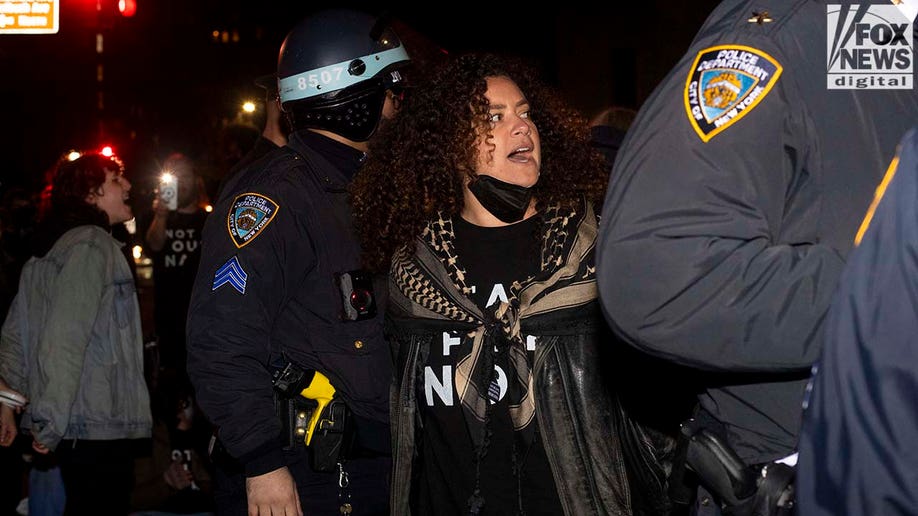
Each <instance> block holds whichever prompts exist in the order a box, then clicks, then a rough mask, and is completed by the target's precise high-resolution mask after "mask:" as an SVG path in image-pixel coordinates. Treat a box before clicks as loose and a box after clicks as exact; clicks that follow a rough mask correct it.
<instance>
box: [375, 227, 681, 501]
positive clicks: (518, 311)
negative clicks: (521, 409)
mask: <svg viewBox="0 0 918 516" xmlns="http://www.w3.org/2000/svg"><path fill="white" fill-rule="evenodd" d="M543 220H546V221H553V222H552V223H551V224H547V229H546V230H545V231H544V239H545V240H544V242H543V246H544V247H545V249H546V251H545V252H546V253H549V252H554V253H556V254H551V255H550V256H551V259H549V258H546V259H545V260H544V261H543V264H544V265H543V270H542V272H541V273H539V274H538V275H537V276H536V277H535V278H532V279H530V280H527V281H526V282H524V284H523V285H522V286H521V287H520V289H519V295H518V297H517V298H516V299H514V300H511V301H510V303H509V304H508V303H503V304H502V307H501V308H500V309H498V310H497V311H496V312H495V314H491V315H488V314H485V313H483V312H482V311H481V310H480V309H479V308H478V307H477V306H476V305H475V303H474V301H472V300H471V299H470V298H469V297H467V296H466V295H465V294H463V293H462V291H461V289H460V288H459V287H457V285H456V283H455V281H456V277H455V276H451V272H450V271H451V270H454V268H455V267H457V266H456V265H453V264H455V263H456V256H455V255H453V254H451V253H450V251H449V250H450V249H451V248H452V245H451V244H450V243H449V240H450V238H451V237H450V234H451V233H450V232H449V231H447V230H442V226H440V227H435V226H431V227H430V228H429V229H428V230H427V231H425V234H424V235H423V236H421V237H419V238H418V239H417V241H416V242H415V244H416V248H417V251H416V252H415V253H411V252H409V251H408V248H407V247H406V248H405V249H404V250H403V251H402V252H400V253H399V254H398V255H397V256H396V258H395V260H394V262H393V266H392V273H391V276H390V288H389V314H390V323H391V332H392V333H391V340H390V341H391V343H392V346H393V348H394V350H393V353H394V355H395V356H396V378H395V382H394V385H393V389H392V402H391V407H392V413H391V419H392V434H393V436H392V437H393V473H392V482H391V486H392V493H391V497H390V500H391V510H392V514H397V515H407V514H409V512H410V510H409V507H410V499H411V490H412V487H413V485H414V484H415V482H413V481H414V479H416V478H417V475H418V474H417V471H415V460H416V458H417V455H418V449H419V448H418V447H419V444H418V443H419V441H420V439H422V424H421V414H420V412H419V410H418V403H417V396H418V392H419V390H420V389H422V382H423V380H424V368H425V365H426V364H427V357H428V356H429V353H430V350H431V346H434V345H439V343H440V341H441V339H442V337H441V335H442V334H443V332H444V331H449V330H457V329H459V330H463V331H464V330H467V333H465V336H464V337H463V338H464V339H475V338H476V336H480V335H484V337H483V338H484V343H483V344H482V346H485V347H487V346H499V345H501V344H500V343H499V342H498V340H497V339H506V338H507V336H508V335H514V334H516V335H519V334H525V335H531V336H536V338H537V341H538V343H537V344H536V347H535V357H534V359H533V366H532V367H533V369H532V371H531V381H530V383H529V384H530V385H531V386H533V389H534V393H533V394H534V396H533V397H534V399H535V418H536V422H537V424H538V431H539V433H540V434H541V436H542V440H543V442H544V443H545V452H546V455H547V457H548V461H549V464H550V467H551V471H552V474H553V478H554V482H555V486H556V488H557V491H558V495H559V498H560V501H561V505H562V507H563V508H564V513H565V514H567V515H578V516H580V515H621V516H624V515H632V514H634V515H642V514H648V515H650V514H664V513H665V508H666V505H667V500H666V496H665V488H664V482H665V478H664V474H663V470H662V469H661V466H660V465H659V464H658V462H657V461H656V457H657V456H659V455H660V454H661V452H662V451H664V449H665V447H666V445H667V443H666V440H665V439H663V438H661V436H660V434H657V433H656V432H654V431H653V430H651V429H649V428H645V427H643V426H642V425H640V424H638V423H637V422H636V421H633V420H632V419H631V418H630V417H629V416H628V414H627V413H626V412H625V410H624V409H623V406H622V404H621V403H619V399H618V395H617V393H616V392H615V390H614V389H612V388H610V387H611V385H612V384H613V383H614V382H613V381H612V380H614V379H615V375H616V370H614V369H613V368H612V367H610V358H611V356H612V348H613V346H614V340H612V339H611V338H610V337H611V334H610V332H608V328H607V327H606V325H605V323H604V322H603V320H602V315H601V313H600V311H599V308H598V306H596V305H597V303H596V290H595V280H594V277H593V274H592V269H593V255H594V252H593V251H594V245H593V244H594V241H595V234H596V217H595V216H594V215H593V212H592V209H589V210H587V211H586V212H585V213H572V214H571V215H570V216H569V217H561V216H559V215H558V214H557V212H555V213H551V214H546V215H544V216H543ZM432 224H436V222H432ZM562 257H563V258H562ZM460 258H461V257H460ZM555 258H557V259H555ZM460 262H461V260H460ZM495 318H496V320H497V322H496V324H498V325H508V327H507V328H506V329H505V330H500V329H496V330H489V329H488V328H487V327H488V326H490V325H492V324H495V323H494V321H495ZM457 376H458V375H457ZM458 381H459V380H457V382H458ZM456 389H457V391H458V390H459V387H458V386H457V387H456ZM485 507H487V501H485Z"/></svg>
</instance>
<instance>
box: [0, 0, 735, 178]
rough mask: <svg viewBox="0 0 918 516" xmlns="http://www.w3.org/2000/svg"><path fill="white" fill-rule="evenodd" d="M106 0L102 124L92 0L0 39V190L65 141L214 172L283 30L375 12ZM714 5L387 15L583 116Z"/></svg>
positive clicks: (241, 2) (656, 71)
mask: <svg viewBox="0 0 918 516" xmlns="http://www.w3.org/2000/svg"><path fill="white" fill-rule="evenodd" d="M103 2H111V3H112V4H113V5H112V6H111V12H112V15H111V16H107V17H103V19H102V20H101V22H102V25H103V27H104V29H103V33H104V34H105V49H104V54H103V58H102V60H103V64H104V71H105V75H104V82H103V83H102V84H103V88H102V90H103V95H104V100H105V109H104V111H103V112H102V116H101V123H100V112H99V111H98V109H97V107H96V98H97V94H98V89H99V87H98V84H97V82H96V65H97V62H98V60H99V58H98V56H97V54H96V53H95V34H96V33H97V32H98V30H97V27H98V23H99V22H98V20H97V16H96V13H95V3H96V2H95V0H63V5H62V8H61V16H60V20H61V21H60V25H61V30H60V32H59V33H58V34H54V35H0V99H2V104H0V105H2V108H0V113H2V114H0V121H2V124H0V151H2V155H3V157H4V159H3V161H2V162H0V181H2V182H3V185H4V186H5V185H9V184H36V183H37V182H39V181H40V178H41V174H42V172H43V171H44V170H45V169H47V168H48V167H49V166H50V165H51V164H53V162H54V161H55V160H56V159H57V158H58V156H60V154H61V153H62V152H64V151H65V150H67V149H68V148H94V147H96V146H98V145H100V144H101V143H103V141H104V142H105V143H114V144H115V146H116V149H117V150H118V152H119V153H120V154H121V155H122V157H123V158H124V160H125V163H126V165H127V167H128V169H129V172H128V173H129V177H133V178H136V179H137V180H143V179H144V178H145V177H147V176H152V173H153V172H154V169H155V166H156V161H157V159H162V158H163V157H164V156H165V154H166V153H167V152H168V151H170V150H172V149H173V148H177V149H184V150H186V151H187V152H189V153H190V154H192V155H193V156H196V157H198V158H199V159H200V160H201V161H202V162H204V163H205V164H206V165H207V166H209V167H210V168H212V169H215V170H216V169H219V168H220V167H221V166H223V165H222V164H221V163H219V161H220V159H219V156H217V154H219V152H218V151H217V150H216V149H217V144H218V142H219V138H220V134H221V131H222V127H224V126H225V125H226V123H227V122H229V121H231V120H232V119H233V118H234V117H235V116H236V113H237V112H238V110H239V106H240V105H241V102H242V100H243V99H244V98H250V99H253V100H258V99H260V98H261V94H260V90H259V89H258V88H257V87H256V86H254V84H253V82H252V81H253V80H254V78H255V77H257V76H259V75H263V74H266V73H270V72H271V71H273V67H274V65H275V63H276V57H277V50H278V48H279V46H280V43H281V41H282V40H283V38H284V35H285V34H286V33H287V31H288V30H289V29H290V28H291V27H292V26H293V25H294V24H295V23H296V22H297V21H298V20H299V19H301V18H302V17H303V16H305V15H306V14H308V13H309V12H310V11H311V10H314V9H317V8H320V7H327V6H356V7H363V8H366V9H368V10H370V11H372V12H377V13H378V12H379V10H380V4H367V3H363V4H361V3H355V2H350V3H347V2H336V3H332V2H303V1H298V0H284V1H272V0H228V1H219V2H218V1H217V0H195V1H192V2H189V1H187V0H137V4H138V11H137V14H136V15H135V16H134V17H133V18H121V17H120V16H119V15H118V14H117V11H116V10H115V8H114V0H103ZM716 3H717V2H715V1H712V0H707V1H700V2H694V3H691V4H690V5H689V6H684V7H678V6H673V5H670V4H669V2H664V1H663V0H655V1H649V2H644V3H643V4H642V5H641V6H630V7H628V6H622V7H616V8H612V7H608V8H605V9H600V10H597V9H596V8H591V9H576V8H573V7H569V8H556V9H553V10H540V11H536V10H524V9H522V8H521V7H520V6H519V5H514V6H507V7H494V6H492V5H490V4H489V5H488V6H487V7H486V8H487V10H485V11H483V10H481V8H480V7H479V8H475V7H473V6H472V5H471V4H469V3H467V2H462V3H459V4H457V6H453V5H448V4H444V3H441V2H429V3H428V5H429V7H424V8H421V9H412V10H409V9H406V8H395V7H393V8H391V9H390V14H391V15H392V16H393V17H394V18H395V19H396V20H398V21H400V22H402V23H404V24H406V25H407V26H408V27H411V28H412V29H414V30H415V31H416V33H417V34H416V35H415V36H414V38H416V39H417V40H419V41H424V40H429V41H431V42H433V43H434V44H436V45H438V46H440V47H443V48H445V49H447V50H449V51H452V52H459V51H462V50H472V49H485V50H498V51H506V52H512V53H517V54H521V55H524V56H526V57H530V58H533V59H535V60H537V61H538V62H539V63H540V64H542V65H543V67H544V69H545V72H546V73H547V75H548V77H549V78H550V79H551V80H552V81H553V82H555V83H556V85H558V86H559V88H560V89H561V91H562V92H563V93H564V94H565V96H566V97H567V98H568V100H570V102H571V103H572V104H573V105H574V106H575V107H577V108H578V109H580V110H582V111H583V112H584V114H586V115H590V114H593V113H595V112H597V111H598V110H599V109H600V108H601V107H602V106H605V105H609V104H612V103H616V104H621V105H626V106H629V107H638V106H639V105H640V103H641V102H642V101H643V100H644V99H645V98H646V97H647V96H648V95H649V94H650V92H651V91H652V89H653V87H654V86H655V85H656V84H657V83H658V82H659V81H660V80H661V79H662V78H663V76H664V75H665V73H666V72H667V71H668V70H669V68H670V67H671V66H672V65H673V63H674V62H675V61H676V59H678V57H679V56H681V54H682V53H683V52H684V50H685V48H686V47H687V46H688V44H689V43H690V41H691V38H692V36H693V35H694V33H695V31H696V30H697V29H698V27H699V26H700V25H701V23H702V22H703V21H704V19H705V17H706V16H707V15H708V14H709V12H710V11H711V9H713V7H714V5H716ZM475 5H477V6H481V5H482V4H475ZM214 30H220V31H222V30H227V31H230V32H232V31H233V30H235V31H237V32H238V34H239V42H238V43H229V44H222V43H215V42H214V41H213V40H212V36H211V34H212V32H213V31H214ZM410 38H411V37H410V36H409V37H408V38H406V37H405V36H404V35H403V39H410ZM409 44H410V41H409ZM409 49H410V46H409ZM254 122H255V123H256V124H257V123H258V122H259V121H258V120H257V119H256V120H254ZM136 182H137V181H135V183H136ZM2 189H3V188H2V186H0V190H2Z"/></svg>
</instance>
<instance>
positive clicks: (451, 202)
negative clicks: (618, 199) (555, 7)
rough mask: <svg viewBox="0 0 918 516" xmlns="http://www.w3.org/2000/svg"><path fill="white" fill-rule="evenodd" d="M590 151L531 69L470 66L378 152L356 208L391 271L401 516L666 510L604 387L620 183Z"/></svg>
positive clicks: (396, 495) (431, 87)
mask: <svg viewBox="0 0 918 516" xmlns="http://www.w3.org/2000/svg"><path fill="white" fill-rule="evenodd" d="M588 135H589V129H588V127H587V125H586V122H585V121H584V120H583V119H581V117H580V116H579V115H578V114H576V113H575V112H574V111H573V110H571V109H569V108H567V107H565V106H564V105H563V103H562V102H561V101H560V100H559V99H558V98H557V97H556V96H555V95H554V94H553V93H552V92H551V90H549V89H548V88H546V87H545V86H544V85H542V84H541V83H540V82H539V81H538V80H537V77H536V75H535V74H534V72H533V71H532V70H530V69H528V68H526V67H524V66H522V65H521V63H519V62H518V61H516V60H510V59H505V58H501V57H499V56H495V55H491V54H468V55H463V56H459V57H457V58H453V59H452V60H450V61H447V62H446V63H445V64H443V65H442V66H441V68H440V69H439V70H438V71H437V72H436V73H434V74H433V75H432V76H431V77H430V78H429V81H428V82H427V83H426V84H423V85H420V86H419V87H417V88H415V89H414V90H413V91H412V94H411V97H410V98H409V99H408V102H406V104H405V106H404V110H403V112H402V113H401V114H400V116H399V117H398V118H397V119H396V120H394V121H393V122H391V125H388V126H386V127H384V128H383V129H382V133H381V134H380V135H379V137H378V139H377V140H375V141H374V145H373V147H372V148H371V150H370V153H369V156H370V159H369V160H368V161H367V163H366V164H365V167H364V169H363V170H362V171H361V173H360V174H359V175H358V177H357V179H356V181H355V183H354V188H355V189H354V191H353V202H354V210H355V216H356V218H357V222H358V227H359V230H360V231H361V236H362V237H363V238H364V242H365V243H366V245H365V248H367V249H368V253H367V262H368V265H369V266H370V267H372V268H375V269H376V270H380V269H387V268H388V269H389V298H388V299H389V306H388V310H389V316H390V322H391V323H392V335H391V342H392V345H393V347H394V355H395V356H396V357H397V363H396V371H397V373H396V376H397V378H396V386H395V389H394V390H393V397H392V416H391V419H392V431H393V462H394V465H393V479H392V486H393V487H392V499H391V504H392V505H391V507H392V513H393V514H399V515H403V514H409V513H414V514H486V515H496V514H500V515H503V514H524V513H525V514H529V515H533V514H568V515H578V516H579V515H589V514H620V515H624V514H636V513H645V512H652V511H648V510H647V509H644V508H639V507H637V505H640V503H639V502H638V501H637V500H638V498H641V499H643V498H645V497H650V498H651V499H657V500H659V499H664V498H665V497H663V496H662V493H660V494H661V496H658V497H656V496H654V494H648V493H646V491H644V490H643V488H641V489H639V490H640V491H642V492H641V493H640V497H636V496H635V494H636V493H635V491H636V489H634V488H633V487H632V484H635V483H634V482H629V472H628V471H627V470H628V468H627V467H626V463H628V464H632V463H633V461H631V460H630V458H629V457H633V456H645V457H646V456H647V453H650V452H649V451H648V450H647V449H645V448H644V447H643V445H642V444H640V443H638V441H640V440H641V439H642V437H643V434H639V432H641V430H640V429H638V428H637V427H636V426H634V425H633V423H631V421H630V419H629V418H628V417H627V416H626V415H625V413H624V412H623V411H622V409H621V408H620V406H619V403H618V400H617V397H616V396H615V394H614V392H612V391H611V390H610V389H609V388H608V384H609V383H611V381H610V379H609V378H604V377H603V375H602V374H601V373H602V368H603V364H604V363H607V360H608V358H609V357H608V356H607V352H608V351H609V348H611V346H605V347H604V346H603V344H605V343H607V342H609V341H608V340H607V339H610V338H611V337H610V335H609V333H608V330H607V329H606V327H605V325H604V323H603V319H602V315H601V313H600V312H599V311H598V308H597V297H596V296H597V291H596V283H595V278H594V267H593V265H594V257H593V250H594V241H595V238H596V232H597V226H598V221H597V217H596V215H595V208H594V205H593V203H594V202H596V201H597V200H599V199H601V198H602V195H603V189H604V186H605V183H606V179H607V178H606V169H605V166H604V162H603V160H602V158H601V157H600V156H599V155H598V154H596V153H595V152H594V151H592V150H591V148H590V146H589V140H588ZM626 427H627V428H626ZM636 432H637V433H636ZM623 434H628V435H629V438H628V439H623V438H622V437H621V436H622V435H623ZM626 440H628V441H629V442H631V443H632V444H633V445H634V447H633V448H629V446H631V445H629V444H627V443H625V441H626ZM635 443H637V444H635ZM650 464H651V465H652V464H653V462H652V460H651V462H650ZM652 473H653V474H658V473H659V472H658V471H653V472H652ZM655 478H658V477H655Z"/></svg>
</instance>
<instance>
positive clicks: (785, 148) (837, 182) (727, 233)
mask: <svg viewBox="0 0 918 516" xmlns="http://www.w3.org/2000/svg"><path fill="white" fill-rule="evenodd" d="M859 5H860V7H858V6H859ZM887 6H888V7H890V8H891V9H893V10H895V9H896V8H895V7H893V6H889V5H888V4H887ZM830 7H831V6H830ZM868 7H871V8H874V7H878V6H868V4H866V3H865V4H855V5H854V6H847V5H843V6H842V7H841V8H834V7H833V8H831V9H830V8H827V5H826V2H824V1H813V0H798V1H765V2H755V3H753V2H745V1H738V0H727V1H725V2H723V3H721V4H720V5H719V6H718V7H717V8H716V9H715V10H714V12H713V13H712V14H711V16H710V17H709V18H708V20H707V21H706V22H705V24H704V26H703V27H702V29H701V30H700V32H699V33H698V34H697V36H696V38H695V40H694V42H693V43H692V45H691V47H690V49H689V50H688V52H687V53H686V54H685V55H684V56H683V57H682V59H681V60H680V61H679V62H678V64H677V65H676V66H675V68H674V69H673V70H672V71H671V72H670V74H669V75H668V76H667V77H666V78H665V79H664V80H663V81H662V83H661V84H660V85H659V87H658V88H657V89H656V91H654V93H653V94H652V95H651V97H650V98H649V99H648V100H647V102H646V103H645V104H644V105H643V106H642V109H641V110H640V112H639V114H638V117H637V119H636V120H635V122H634V124H633V125H632V127H631V129H630V131H629V133H628V136H627V137H626V140H625V142H624V143H623V147H622V149H621V150H620V151H619V153H618V157H617V161H616V164H615V167H614V170H613V173H612V177H611V180H610V184H609V189H608V191H607V197H606V201H605V204H604V210H603V216H602V220H603V225H602V228H601V233H600V237H599V261H598V265H597V269H598V270H597V274H598V279H599V283H600V296H601V298H602V301H603V307H604V309H605V310H606V314H607V317H608V318H609V319H610V321H611V323H612V325H613V326H614V327H615V328H617V330H618V331H619V333H620V334H621V335H622V336H624V337H625V338H626V339H627V340H628V341H629V342H630V343H631V344H632V345H634V346H637V347H638V348H640V349H642V350H645V351H647V352H650V353H653V354H656V355H658V356H661V357H665V358H667V359H669V360H672V361H675V362H678V363H681V364H685V365H689V366H692V367H694V368H697V369H700V370H703V371H705V372H704V375H703V377H702V378H701V380H702V381H703V382H704V384H705V385H704V390H703V392H702V393H701V395H700V402H701V405H702V406H703V407H704V408H705V409H706V410H707V411H708V412H710V413H711V414H712V415H713V416H714V418H715V419H716V420H718V421H719V422H722V423H724V425H725V426H726V431H727V434H728V435H727V437H728V440H729V441H730V442H731V443H732V445H733V446H734V448H735V449H736V451H737V452H738V453H739V455H740V456H741V457H742V458H743V459H744V460H746V461H747V462H748V463H759V462H765V461H769V460H773V459H776V458H779V457H782V456H785V455H787V454H789V453H790V452H791V451H792V450H793V449H794V447H795V446H796V441H797V435H798V430H799V422H800V412H801V410H800V407H801V401H802V395H803V390H804V387H805V383H806V379H807V377H808V376H809V369H810V366H811V365H812V364H813V362H814V361H815V360H816V358H817V357H818V356H819V353H820V350H821V347H822V346H821V343H822V333H823V322H824V320H825V314H826V310H827V308H828V306H829V302H830V299H831V296H832V293H833V291H834V289H835V287H836V283H837V281H838V277H839V274H840V272H841V270H842V267H843V264H844V256H845V255H846V254H847V252H848V250H849V248H850V247H851V243H852V241H853V239H854V235H855V232H856V231H857V228H858V225H859V223H860V220H861V218H862V216H863V214H864V213H865V211H866V210H867V207H868V205H869V203H870V199H871V195H872V193H873V191H874V188H875V187H876V186H877V184H878V183H879V181H880V178H881V177H882V174H883V171H884V170H885V169H886V165H887V164H888V163H889V161H890V159H891V158H892V156H893V153H894V151H895V147H896V142H897V141H898V139H899V137H900V136H901V135H902V134H903V133H904V132H905V130H906V129H907V127H909V126H910V125H911V124H913V123H914V120H916V117H918V95H916V92H915V90H914V85H913V81H914V72H913V71H912V70H913V67H914V63H913V62H912V61H911V57H910V54H908V53H907V52H905V53H903V52H904V51H903V49H908V48H911V45H912V44H913V41H914V40H913V36H912V35H911V34H907V35H905V36H903V37H902V38H893V37H892V34H893V33H895V31H896V30H899V29H901V27H897V28H896V29H895V30H893V29H889V28H888V27H887V29H886V30H887V31H888V32H889V34H890V41H889V42H888V43H889V44H888V45H887V47H888V48H887V47H882V48H880V49H879V50H878V52H882V51H893V52H898V53H897V54H894V55H897V56H899V55H900V54H901V56H900V57H903V59H905V58H907V59H908V63H909V64H908V66H907V68H906V69H905V71H904V72H903V71H901V70H899V71H898V72H897V73H893V74H892V75H893V76H894V78H896V79H897V82H898V84H899V85H900V86H901V85H902V84H912V86H910V87H908V88H907V89H867V88H862V89H858V88H856V87H855V88H854V89H834V87H836V86H838V84H842V85H845V84H848V82H847V81H848V80H849V79H852V80H860V78H865V77H867V75H863V74H862V75H858V74H848V76H845V75H844V74H839V75H832V76H827V70H836V71H837V70H838V69H841V68H839V67H840V66H841V65H840V64H838V63H843V64H844V66H845V67H846V68H844V69H841V70H843V71H844V70H849V71H850V68H851V67H852V63H851V56H852V55H853V56H854V57H855V58H856V59H855V60H857V58H858V56H859V55H860V54H859V53H858V50H857V49H852V45H854V44H855V43H856V42H857V41H858V39H857V38H858V37H860V36H858V34H861V35H864V34H867V35H868V36H869V33H870V30H867V32H864V31H863V30H861V29H862V28H860V27H859V26H858V25H857V24H858V23H861V24H864V23H874V22H876V23H879V22H877V19H878V18H877V17H874V16H870V15H867V14H865V13H864V12H863V11H865V10H866V9H867V8H868ZM827 11H829V12H827ZM884 17H886V18H887V19H890V20H893V19H894V18H892V17H891V16H889V15H887V14H886V13H884ZM852 21H853V22H854V25H852ZM899 21H900V22H902V23H905V22H904V21H903V20H899ZM836 27H838V28H839V30H838V31H836ZM848 29H851V31H850V32H849V30H848ZM855 29H856V30H855ZM868 29H869V28H868ZM827 38H828V39H827ZM861 39H863V38H861ZM862 43H863V44H866V43H864V42H863V41H862ZM833 45H834V46H833ZM827 47H829V48H834V49H836V50H839V53H838V55H835V54H832V55H827V53H828V52H830V50H827ZM884 49H885V50H884ZM867 54H869V55H870V56H873V54H872V53H871V52H867ZM871 58H872V57H871ZM833 59H837V60H836V61H833ZM838 60H840V61H838ZM894 61H895V62H896V63H897V64H899V65H901V64H903V63H904V62H903V61H901V60H898V58H896V60H894ZM830 66H831V67H832V68H830ZM894 68H896V67H895V66H894ZM896 70H898V68H896ZM855 71H865V70H855ZM909 81H912V82H911V83H909ZM875 82H876V81H875ZM886 83H892V81H891V80H890V79H889V78H887V80H886ZM827 86H832V87H833V88H832V89H830V88H827Z"/></svg>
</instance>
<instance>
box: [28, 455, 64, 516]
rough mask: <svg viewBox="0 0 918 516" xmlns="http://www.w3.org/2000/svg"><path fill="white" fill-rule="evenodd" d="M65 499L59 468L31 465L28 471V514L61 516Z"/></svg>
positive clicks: (31, 515)
mask: <svg viewBox="0 0 918 516" xmlns="http://www.w3.org/2000/svg"><path fill="white" fill-rule="evenodd" d="M66 501H67V497H66V495H65V494H64V480H63V479H62V478H61V468H59V467H57V466H51V467H49V468H37V467H33V468H32V469H31V470H30V471H29V516H61V515H62V514H64V505H65V504H66Z"/></svg>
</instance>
